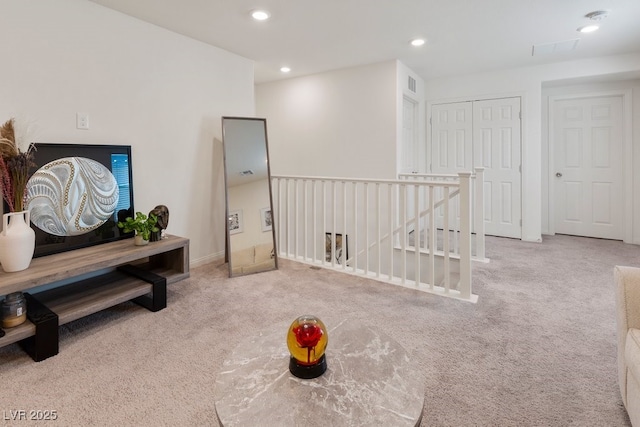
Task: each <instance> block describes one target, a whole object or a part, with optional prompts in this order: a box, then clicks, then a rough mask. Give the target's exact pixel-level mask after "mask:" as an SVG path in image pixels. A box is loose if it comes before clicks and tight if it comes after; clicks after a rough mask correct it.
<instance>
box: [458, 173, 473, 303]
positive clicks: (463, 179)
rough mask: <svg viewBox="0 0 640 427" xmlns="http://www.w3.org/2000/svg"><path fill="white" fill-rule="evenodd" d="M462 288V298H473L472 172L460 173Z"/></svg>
mask: <svg viewBox="0 0 640 427" xmlns="http://www.w3.org/2000/svg"><path fill="white" fill-rule="evenodd" d="M458 175H460V195H459V199H460V286H459V287H458V290H459V291H460V295H461V297H462V298H465V299H469V298H471V216H470V208H471V194H470V186H469V178H470V176H471V173H470V172H460V173H459V174H458Z"/></svg>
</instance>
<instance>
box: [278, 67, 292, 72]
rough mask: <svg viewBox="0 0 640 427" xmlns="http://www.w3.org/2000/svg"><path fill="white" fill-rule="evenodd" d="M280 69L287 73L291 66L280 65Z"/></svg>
mask: <svg viewBox="0 0 640 427" xmlns="http://www.w3.org/2000/svg"><path fill="white" fill-rule="evenodd" d="M280 71H282V72H283V73H288V72H289V71H291V68H289V67H280Z"/></svg>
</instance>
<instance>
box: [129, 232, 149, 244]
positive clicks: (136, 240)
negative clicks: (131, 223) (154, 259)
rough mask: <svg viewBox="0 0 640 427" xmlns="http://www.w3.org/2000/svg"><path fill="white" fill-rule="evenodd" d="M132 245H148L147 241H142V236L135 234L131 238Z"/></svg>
mask: <svg viewBox="0 0 640 427" xmlns="http://www.w3.org/2000/svg"><path fill="white" fill-rule="evenodd" d="M133 243H134V244H135V245H136V246H144V245H146V244H148V243H149V241H148V240H144V239H143V238H142V234H136V235H135V237H134V238H133Z"/></svg>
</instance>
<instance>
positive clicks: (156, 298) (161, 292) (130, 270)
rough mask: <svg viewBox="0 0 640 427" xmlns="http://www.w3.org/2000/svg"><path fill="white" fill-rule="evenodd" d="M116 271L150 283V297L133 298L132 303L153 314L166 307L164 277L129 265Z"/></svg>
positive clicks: (165, 282)
mask: <svg viewBox="0 0 640 427" xmlns="http://www.w3.org/2000/svg"><path fill="white" fill-rule="evenodd" d="M118 270H119V271H122V272H123V273H127V274H129V275H131V276H134V277H137V278H138V279H140V280H144V281H145V282H147V283H151V286H152V290H151V295H150V296H149V295H143V296H141V297H137V298H134V299H132V301H133V302H135V303H136V304H138V305H140V306H142V307H144V308H146V309H147V310H150V311H153V312H156V311H160V310H162V309H163V308H166V307H167V279H166V278H165V277H162V276H160V275H158V274H155V273H153V272H151V271H148V270H144V269H142V268H139V267H136V266H135V265H131V264H128V265H123V266H120V267H118Z"/></svg>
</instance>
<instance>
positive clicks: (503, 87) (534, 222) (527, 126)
mask: <svg viewBox="0 0 640 427" xmlns="http://www.w3.org/2000/svg"><path fill="white" fill-rule="evenodd" d="M639 70H640V54H633V55H621V56H612V57H601V58H592V59H586V60H579V61H567V62H559V63H555V64H548V65H540V66H535V67H523V68H515V69H509V70H501V71H496V72H490V73H482V74H474V75H466V76H455V77H449V78H441V79H435V80H430V81H427V82H425V86H426V94H427V114H429V113H430V105H431V104H435V103H442V102H454V101H468V100H475V99H490V98H498V97H506V96H521V97H522V114H523V120H522V160H523V162H522V195H523V200H522V238H523V240H528V241H539V240H540V239H541V237H542V168H543V166H542V138H541V132H542V83H543V82H549V81H555V80H563V79H572V78H578V77H589V76H598V75H607V74H619V73H632V72H637V71H639ZM427 138H429V134H428V132H427Z"/></svg>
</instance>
